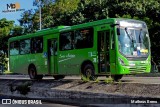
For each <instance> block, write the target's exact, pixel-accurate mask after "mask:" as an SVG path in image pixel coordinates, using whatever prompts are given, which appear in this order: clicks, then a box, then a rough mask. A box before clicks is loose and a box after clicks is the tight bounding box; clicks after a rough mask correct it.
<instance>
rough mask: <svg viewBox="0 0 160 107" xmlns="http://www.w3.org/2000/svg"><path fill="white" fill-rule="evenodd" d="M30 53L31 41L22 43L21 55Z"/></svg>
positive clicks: (22, 41)
mask: <svg viewBox="0 0 160 107" xmlns="http://www.w3.org/2000/svg"><path fill="white" fill-rule="evenodd" d="M29 53H30V39H26V40H21V41H20V54H29Z"/></svg>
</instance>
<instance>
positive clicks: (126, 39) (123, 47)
mask: <svg viewBox="0 0 160 107" xmlns="http://www.w3.org/2000/svg"><path fill="white" fill-rule="evenodd" d="M118 42H119V51H120V52H121V53H122V54H123V55H125V56H126V57H145V56H147V55H148V53H149V44H150V43H149V35H148V32H147V30H146V29H137V28H127V27H126V28H120V35H118Z"/></svg>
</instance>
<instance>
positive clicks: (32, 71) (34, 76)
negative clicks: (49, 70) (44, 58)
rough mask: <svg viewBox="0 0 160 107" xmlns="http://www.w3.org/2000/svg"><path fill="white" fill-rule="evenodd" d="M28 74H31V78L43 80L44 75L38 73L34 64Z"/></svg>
mask: <svg viewBox="0 0 160 107" xmlns="http://www.w3.org/2000/svg"><path fill="white" fill-rule="evenodd" d="M28 74H29V77H30V78H31V79H38V80H41V79H42V78H43V75H37V71H36V68H35V67H34V66H31V67H30V68H29V70H28Z"/></svg>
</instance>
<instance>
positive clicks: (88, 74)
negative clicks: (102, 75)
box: [82, 64, 97, 81]
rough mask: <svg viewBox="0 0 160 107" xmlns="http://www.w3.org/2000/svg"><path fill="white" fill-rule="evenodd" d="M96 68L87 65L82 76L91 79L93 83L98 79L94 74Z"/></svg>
mask: <svg viewBox="0 0 160 107" xmlns="http://www.w3.org/2000/svg"><path fill="white" fill-rule="evenodd" d="M94 71H95V70H94V67H93V66H92V65H91V64H87V65H86V66H85V67H84V69H83V71H82V74H83V76H84V77H85V78H89V80H91V81H95V80H96V79H97V76H95V75H94V74H95V72H94Z"/></svg>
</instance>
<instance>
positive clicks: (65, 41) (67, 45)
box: [60, 32, 74, 50]
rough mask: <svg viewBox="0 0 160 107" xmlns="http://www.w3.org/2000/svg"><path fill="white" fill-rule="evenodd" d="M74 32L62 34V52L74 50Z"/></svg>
mask: <svg viewBox="0 0 160 107" xmlns="http://www.w3.org/2000/svg"><path fill="white" fill-rule="evenodd" d="M73 45H74V44H73V32H65V33H61V34H60V50H71V49H73V47H74V46H73Z"/></svg>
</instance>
